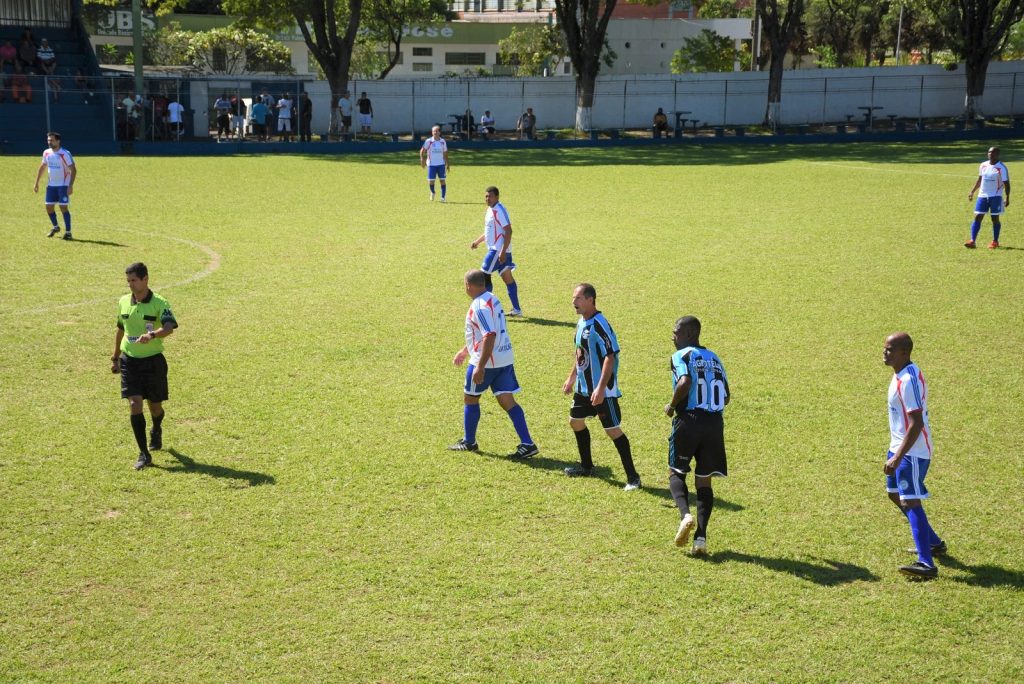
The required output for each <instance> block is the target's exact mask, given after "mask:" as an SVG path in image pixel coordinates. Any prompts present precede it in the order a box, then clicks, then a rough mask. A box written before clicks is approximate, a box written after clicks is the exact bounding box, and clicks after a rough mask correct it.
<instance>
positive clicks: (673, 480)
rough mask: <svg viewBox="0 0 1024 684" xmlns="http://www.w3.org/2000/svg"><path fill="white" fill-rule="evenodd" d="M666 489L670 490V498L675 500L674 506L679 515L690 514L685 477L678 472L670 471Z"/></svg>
mask: <svg viewBox="0 0 1024 684" xmlns="http://www.w3.org/2000/svg"><path fill="white" fill-rule="evenodd" d="M668 491H670V492H672V498H673V499H675V500H676V508H678V509H679V515H680V516H687V515H689V514H690V492H689V491H688V490H687V489H686V479H685V478H684V477H683V476H682V475H680V474H679V473H677V472H675V471H672V472H671V473H669V476H668Z"/></svg>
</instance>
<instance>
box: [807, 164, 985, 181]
mask: <svg viewBox="0 0 1024 684" xmlns="http://www.w3.org/2000/svg"><path fill="white" fill-rule="evenodd" d="M811 163H812V164H821V165H823V166H836V167H839V168H843V169H856V170H858V171H885V172H888V173H910V174H914V175H916V176H946V177H948V178H967V179H970V174H963V173H937V172H935V171H910V170H908V169H903V168H900V169H893V168H889V167H879V166H854V165H853V164H843V163H842V162H827V161H812V162H811Z"/></svg>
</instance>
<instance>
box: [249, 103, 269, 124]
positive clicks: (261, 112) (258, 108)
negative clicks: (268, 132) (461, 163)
mask: <svg viewBox="0 0 1024 684" xmlns="http://www.w3.org/2000/svg"><path fill="white" fill-rule="evenodd" d="M252 120H253V121H255V122H256V123H258V124H260V125H261V126H262V125H263V124H265V123H267V105H265V104H263V102H262V101H261V100H256V102H255V103H254V104H253V106H252Z"/></svg>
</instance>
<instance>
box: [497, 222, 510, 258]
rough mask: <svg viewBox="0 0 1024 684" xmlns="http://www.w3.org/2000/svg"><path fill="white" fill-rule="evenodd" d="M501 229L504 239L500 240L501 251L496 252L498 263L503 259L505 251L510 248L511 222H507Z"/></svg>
mask: <svg viewBox="0 0 1024 684" xmlns="http://www.w3.org/2000/svg"><path fill="white" fill-rule="evenodd" d="M502 231H503V232H504V234H505V239H504V240H502V241H501V251H500V252H498V262H499V263H500V262H502V261H504V260H505V253H506V252H508V251H509V250H510V249H512V224H511V223H509V224H508V225H507V226H505V227H504V228H503V229H502Z"/></svg>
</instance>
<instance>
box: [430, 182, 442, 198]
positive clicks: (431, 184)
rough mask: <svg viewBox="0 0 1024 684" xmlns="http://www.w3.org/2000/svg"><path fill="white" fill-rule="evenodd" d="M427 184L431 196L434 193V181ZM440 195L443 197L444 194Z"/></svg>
mask: <svg viewBox="0 0 1024 684" xmlns="http://www.w3.org/2000/svg"><path fill="white" fill-rule="evenodd" d="M428 185H429V186H430V195H431V196H433V195H434V181H430V183H428ZM441 197H444V195H443V194H442V195H441Z"/></svg>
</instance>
